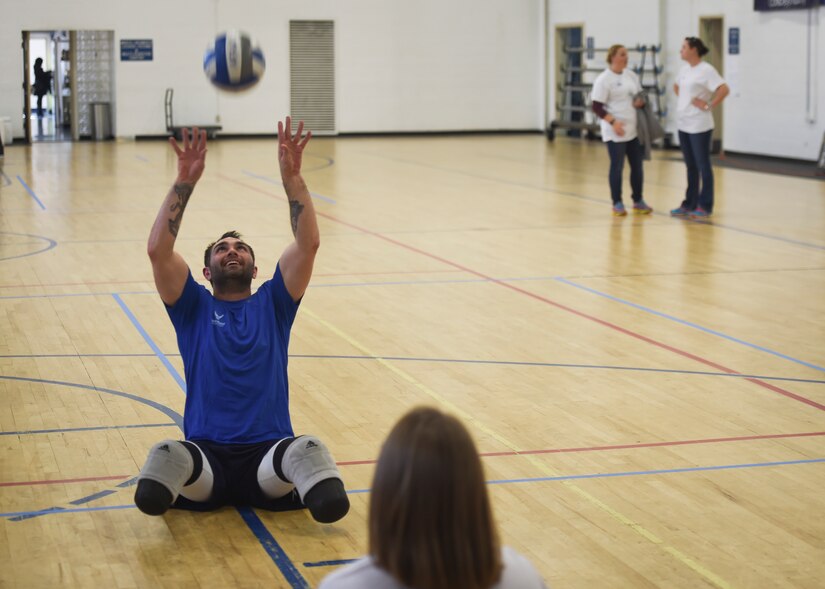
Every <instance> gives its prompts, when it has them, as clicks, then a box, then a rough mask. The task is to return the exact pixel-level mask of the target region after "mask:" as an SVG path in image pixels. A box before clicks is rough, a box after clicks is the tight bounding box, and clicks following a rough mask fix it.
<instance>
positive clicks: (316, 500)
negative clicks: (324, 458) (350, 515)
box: [304, 479, 349, 524]
mask: <svg viewBox="0 0 825 589" xmlns="http://www.w3.org/2000/svg"><path fill="white" fill-rule="evenodd" d="M304 505H306V506H307V508H308V509H309V512H310V513H311V514H312V517H313V518H315V521H318V522H321V523H322V524H331V523H333V522H337V521H338V520H339V519H341V518H342V517H344V516H345V515H347V512H348V511H349V497H347V493H346V491H345V490H344V483H342V482H341V481H340V479H325V480H323V481H321V482H320V483H318V484H317V485H315V486H314V487H312V488H311V489H310V490H309V491H308V492H307V494H306V497H304Z"/></svg>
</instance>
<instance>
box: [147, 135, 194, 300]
mask: <svg viewBox="0 0 825 589" xmlns="http://www.w3.org/2000/svg"><path fill="white" fill-rule="evenodd" d="M169 143H170V144H171V146H172V149H174V150H175V154H176V155H177V156H178V177H177V178H176V179H175V183H174V184H173V185H172V188H171V189H170V190H169V193H168V194H167V195H166V198H165V199H164V201H163V204H162V205H161V207H160V211H158V216H157V217H156V218H155V224H154V225H152V231H151V233H150V234H149V243H148V244H147V251H148V253H149V259H150V260H151V262H152V272H153V274H154V276H155V287H156V288H157V291H158V294H160V298H161V300H163V302H164V303H166V304H167V305H174V304H175V303H176V302H177V300H178V299H179V298H180V295H181V294H182V293H183V287H184V285H185V284H186V277H187V275H188V274H189V266H187V265H186V262H185V261H184V259H183V258H182V257H181V256H180V254H178V253H177V252H176V251H175V250H174V247H175V239H176V238H177V236H178V230H179V229H180V223H181V220H182V219H183V211H184V210H185V209H186V204H187V203H188V202H189V197H190V196H192V191H193V190H194V189H195V184H197V182H198V180H199V179H200V177H201V174H203V168H204V165H205V163H206V131H198V129H197V127H195V128H194V129H191V130H190V131H189V132H188V133H187V130H186V129H184V130H183V148H181V146H180V145H178V142H177V141H175V138H174V137H170V138H169Z"/></svg>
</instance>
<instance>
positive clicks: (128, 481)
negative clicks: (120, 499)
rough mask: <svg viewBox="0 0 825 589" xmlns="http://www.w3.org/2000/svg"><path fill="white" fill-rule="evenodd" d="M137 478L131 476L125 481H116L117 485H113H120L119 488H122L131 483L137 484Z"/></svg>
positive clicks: (129, 485) (131, 484)
mask: <svg viewBox="0 0 825 589" xmlns="http://www.w3.org/2000/svg"><path fill="white" fill-rule="evenodd" d="M137 480H138V478H137V477H132V478H131V479H129V480H127V481H123V482H122V483H118V484H117V485H115V487H120V488H121V489H124V488H126V487H131V486H133V485H137Z"/></svg>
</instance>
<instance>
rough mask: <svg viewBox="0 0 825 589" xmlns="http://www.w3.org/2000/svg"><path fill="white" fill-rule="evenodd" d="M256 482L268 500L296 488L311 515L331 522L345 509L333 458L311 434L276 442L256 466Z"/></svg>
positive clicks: (345, 503) (342, 491) (345, 495)
mask: <svg viewBox="0 0 825 589" xmlns="http://www.w3.org/2000/svg"><path fill="white" fill-rule="evenodd" d="M258 485H259V486H260V488H261V490H262V491H263V493H264V494H265V495H266V496H267V497H269V498H270V499H279V498H281V497H284V496H285V495H287V494H289V493H291V492H292V490H293V489H297V490H298V495H299V496H300V497H301V500H302V501H303V502H304V505H306V506H307V508H308V509H309V512H310V513H311V514H312V517H313V518H315V520H316V521H319V522H321V523H325V524H328V523H332V522H335V521H338V520H339V519H341V518H342V517H344V516H345V515H346V514H347V512H348V511H349V498H348V497H347V493H346V491H345V490H344V483H343V481H342V480H341V474H340V473H339V472H338V467H337V466H335V461H334V460H333V458H332V455H331V454H330V452H329V450H328V449H327V447H326V445H325V444H324V443H323V442H322V441H321V440H319V439H318V438H316V437H315V436H299V437H297V438H286V439H284V440H281V441H279V442H278V443H276V444H275V445H273V446H272V448H271V449H270V450H269V452H267V454H266V456H264V458H263V460H262V461H261V463H260V466H259V467H258Z"/></svg>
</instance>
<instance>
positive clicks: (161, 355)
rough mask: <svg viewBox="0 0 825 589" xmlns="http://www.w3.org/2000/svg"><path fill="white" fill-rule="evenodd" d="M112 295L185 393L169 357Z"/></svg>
mask: <svg viewBox="0 0 825 589" xmlns="http://www.w3.org/2000/svg"><path fill="white" fill-rule="evenodd" d="M112 296H113V297H114V299H115V301H117V304H118V305H120V308H121V309H122V310H123V312H124V313H126V316H127V317H128V318H129V321H131V322H132V325H134V326H135V329H137V330H138V333H139V334H140V335H141V336H142V337H143V340H144V341H145V342H146V343H147V344H149V347H150V348H152V351H153V352H154V353H155V356H157V357H158V359H159V360H160V361H161V362H162V363H163V365H164V366H165V367H166V370H167V371H169V374H171V375H172V377H173V378H174V379H175V381H176V382H177V383H178V385H179V386H180V388H181V390H182V391H183V392H184V394H185V393H186V383H185V382H184V380H183V378H181V376H180V374H178V371H177V370H175V367H174V366H172V363H171V362H169V359H168V358H167V357H166V355H165V354H164V353H163V352H161V351H160V348H159V347H158V345H157V344H156V343H155V342H154V340H152V338H151V337H150V336H149V334H148V333H146V330H145V329H143V326H142V325H141V324H140V321H138V320H137V317H135V315H134V313H132V311H131V310H130V309H129V307H128V306H127V305H126V303H124V302H123V299H121V298H120V295H117V294H114V293H113V294H112ZM181 429H182V428H181Z"/></svg>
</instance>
